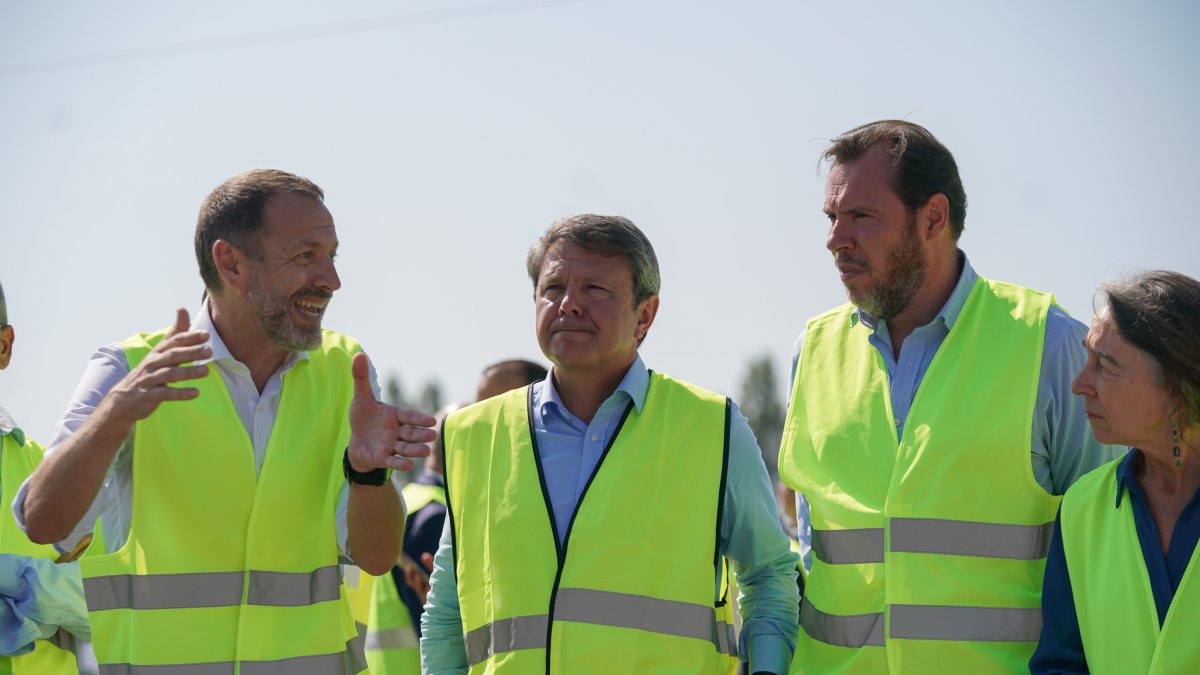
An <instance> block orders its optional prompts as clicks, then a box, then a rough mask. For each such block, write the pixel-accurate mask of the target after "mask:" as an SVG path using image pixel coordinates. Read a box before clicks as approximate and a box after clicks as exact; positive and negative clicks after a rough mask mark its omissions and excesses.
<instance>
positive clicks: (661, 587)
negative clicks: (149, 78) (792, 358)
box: [445, 373, 737, 675]
mask: <svg viewBox="0 0 1200 675" xmlns="http://www.w3.org/2000/svg"><path fill="white" fill-rule="evenodd" d="M529 396H530V388H529V387H525V388H522V389H518V390H515V391H512V392H509V393H507V394H502V395H500V396H497V397H495V398H492V399H488V400H486V401H483V402H480V403H477V404H475V405H473V406H469V407H467V408H464V409H462V410H460V411H457V412H455V413H453V414H451V415H450V417H449V418H448V419H447V420H446V428H445V446H446V490H447V497H448V501H449V512H450V519H451V526H452V531H453V536H454V551H455V565H456V571H457V578H458V599H459V605H460V609H461V615H462V622H463V631H464V636H465V642H466V651H467V661H468V663H469V665H470V672H471V673H473V674H476V675H478V674H479V673H489V674H493V673H520V674H521V675H525V674H527V673H539V672H540V673H547V675H577V674H585V675H586V674H588V673H597V674H599V673H603V674H606V675H607V674H609V673H681V674H682V673H688V674H696V673H726V672H730V670H731V664H732V661H731V659H730V655H731V654H734V653H736V644H737V642H736V637H735V636H734V635H733V631H732V627H731V626H730V625H729V624H728V622H727V617H728V615H727V613H726V612H727V610H724V609H723V605H721V604H720V603H721V601H722V600H723V598H721V597H718V596H720V595H721V592H720V591H719V590H718V589H717V588H716V583H715V580H716V579H717V576H716V575H717V571H718V570H717V568H718V566H721V565H723V559H722V557H721V555H720V553H719V551H718V532H719V529H720V523H719V518H720V512H721V504H722V496H723V494H724V480H725V469H726V467H727V465H728V456H729V452H728V433H729V414H730V408H729V404H728V402H727V401H726V399H725V398H724V397H721V396H717V395H715V394H712V393H710V392H706V391H704V390H702V389H699V388H697V387H694V386H692V385H689V384H686V383H683V382H679V381H677V380H673V379H671V378H669V377H666V376H664V375H660V374H657V373H651V377H650V385H649V389H648V391H647V393H646V400H645V403H644V406H643V408H642V410H641V413H640V414H638V413H637V412H636V411H634V410H633V406H631V407H630V410H629V411H628V412H627V413H626V415H625V417H624V418H623V419H622V420H621V422H620V424H619V427H618V429H617V431H616V433H615V435H614V436H613V439H612V440H611V442H610V444H609V446H608V448H607V449H606V450H605V452H604V454H603V455H602V457H601V459H600V462H599V464H598V466H597V467H596V470H595V473H594V474H593V475H592V477H591V479H590V481H589V482H588V485H587V487H586V488H585V489H584V491H583V493H582V494H581V496H580V499H579V503H578V505H577V507H576V511H575V513H574V514H573V515H572V518H571V521H570V522H571V524H570V526H569V529H568V531H567V532H566V533H565V537H564V539H563V541H562V543H560V539H559V536H558V533H557V532H556V529H555V528H556V526H555V521H554V518H553V516H552V509H551V505H550V502H549V497H548V495H547V493H546V491H545V487H544V479H543V477H542V469H541V466H540V462H541V460H540V456H539V454H538V451H537V449H536V447H535V440H534V439H533V438H532V437H531V435H530V434H531V431H530V429H531V427H532V423H531V417H530V411H529V400H528V397H529ZM718 610H721V614H720V615H718Z"/></svg>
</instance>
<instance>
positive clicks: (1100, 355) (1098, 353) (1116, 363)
mask: <svg viewBox="0 0 1200 675" xmlns="http://www.w3.org/2000/svg"><path fill="white" fill-rule="evenodd" d="M1083 348H1084V349H1086V350H1087V351H1089V352H1091V353H1093V354H1095V355H1096V358H1098V359H1104V360H1105V361H1107V362H1109V363H1111V364H1113V365H1114V366H1117V367H1120V366H1121V362H1120V361H1118V360H1116V359H1114V358H1113V357H1112V356H1110V355H1109V354H1108V353H1106V352H1102V351H1100V350H1099V349H1095V348H1093V347H1092V346H1091V345H1089V344H1088V342H1087V338H1084V340H1083Z"/></svg>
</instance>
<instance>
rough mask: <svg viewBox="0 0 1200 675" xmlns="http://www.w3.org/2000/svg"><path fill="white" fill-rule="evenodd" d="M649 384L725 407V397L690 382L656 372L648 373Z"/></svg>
mask: <svg viewBox="0 0 1200 675" xmlns="http://www.w3.org/2000/svg"><path fill="white" fill-rule="evenodd" d="M650 382H651V384H652V386H653V384H655V383H657V384H658V386H666V387H670V388H671V389H673V390H675V391H677V392H680V393H684V394H686V395H688V396H691V397H693V398H695V399H696V400H699V401H708V402H710V403H716V402H720V404H721V405H725V399H726V397H725V396H723V395H721V394H718V393H716V392H713V391H709V390H708V389H705V388H704V387H699V386H696V385H694V384H692V383H691V382H685V381H683V380H677V379H675V378H673V377H671V376H670V375H667V374H665V373H660V372H658V371H652V372H651V373H650Z"/></svg>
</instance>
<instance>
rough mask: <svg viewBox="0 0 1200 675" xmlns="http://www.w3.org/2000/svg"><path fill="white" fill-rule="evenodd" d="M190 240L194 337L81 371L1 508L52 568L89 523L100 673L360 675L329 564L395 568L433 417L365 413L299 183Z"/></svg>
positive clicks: (115, 356) (369, 395)
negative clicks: (25, 474)
mask: <svg viewBox="0 0 1200 675" xmlns="http://www.w3.org/2000/svg"><path fill="white" fill-rule="evenodd" d="M196 242H197V250H196V256H197V260H198V262H199V266H200V270H201V277H202V278H203V279H204V283H205V287H206V294H205V301H204V306H203V307H202V308H201V310H200V311H199V312H198V313H197V316H196V319H195V320H194V321H189V319H188V313H187V312H186V311H185V310H183V309H180V310H178V311H177V313H176V318H175V322H174V325H173V326H172V327H171V328H170V329H167V330H161V331H158V332H154V333H141V334H137V335H134V336H133V337H130V338H129V339H127V340H125V341H123V342H121V343H118V344H116V345H110V346H108V347H105V348H102V349H101V350H99V351H98V352H97V353H96V354H95V355H94V356H93V357H92V361H91V362H90V363H89V365H88V368H87V370H86V372H85V374H84V378H83V381H82V382H81V383H80V385H79V388H78V389H77V390H76V393H75V395H74V396H73V398H72V401H71V405H70V408H69V409H68V411H67V415H66V418H65V419H64V420H63V421H62V422H61V423H60V424H59V427H58V434H57V436H56V437H55V439H54V441H53V442H52V443H51V445H50V449H49V450H48V451H47V453H46V460H45V462H44V463H43V464H42V465H41V466H40V467H39V468H38V470H37V471H36V472H35V473H34V474H33V476H32V477H31V478H30V479H29V481H28V482H27V483H26V484H25V486H23V487H22V489H21V492H20V493H19V494H18V496H17V499H16V503H15V505H14V509H15V511H16V512H17V515H18V516H23V521H24V522H23V526H24V527H25V529H26V532H28V534H29V536H30V538H31V539H33V540H34V541H38V542H41V543H57V545H58V546H59V547H60V548H61V549H70V548H72V547H73V546H74V543H75V542H76V541H78V540H79V539H80V538H82V537H83V536H85V535H86V534H88V533H90V532H91V531H92V529H93V525H94V523H95V522H96V521H97V518H98V519H99V525H100V530H101V532H102V534H103V540H104V543H105V551H104V553H105V554H104V555H89V556H87V557H86V558H85V559H84V560H83V561H82V571H83V576H84V588H85V591H86V595H87V603H88V610H89V612H90V619H91V624H92V632H93V641H94V645H95V652H96V657H97V661H98V662H99V663H100V666H101V669H102V670H103V669H104V668H105V667H111V668H117V669H132V670H134V671H140V669H141V668H142V667H143V666H145V667H147V668H151V669H156V667H165V668H166V669H168V670H171V669H184V670H189V671H190V670H191V669H195V668H197V667H201V666H198V665H196V664H205V666H203V667H208V668H217V669H218V670H221V671H222V672H223V671H224V670H228V671H230V672H233V671H235V670H238V669H240V671H241V672H243V673H250V672H284V671H287V672H293V671H295V672H298V671H299V670H305V671H306V672H321V673H354V672H358V671H360V670H362V669H363V668H364V667H365V664H362V663H361V662H360V661H361V660H359V661H356V660H355V659H354V653H355V650H354V649H352V648H350V647H351V646H350V645H349V644H348V642H349V641H350V640H352V639H353V638H354V631H353V623H352V622H351V621H350V615H349V610H348V608H347V607H346V606H345V601H344V599H343V598H344V595H345V594H344V591H343V589H342V588H341V586H342V584H341V579H340V574H339V565H338V561H339V559H340V558H342V557H348V558H350V559H351V560H353V562H354V563H355V564H357V565H358V566H359V567H361V568H362V569H364V570H366V571H368V572H374V573H376V574H382V573H384V572H386V571H387V570H389V569H390V568H391V566H392V564H393V563H394V562H395V560H396V559H397V557H398V556H399V553H400V544H401V539H402V537H403V530H404V505H403V502H402V500H401V498H400V496H399V494H398V492H399V491H398V490H397V489H395V487H394V486H393V485H392V481H391V480H390V477H389V476H390V470H391V469H393V468H394V469H401V470H406V469H408V468H410V467H411V466H412V461H411V459H410V458H412V457H421V456H425V455H427V454H428V452H429V451H428V448H427V447H426V446H425V443H427V442H428V441H431V440H432V439H433V438H434V435H435V434H434V432H433V431H432V430H431V429H428V428H426V427H429V426H431V425H433V423H434V419H433V417H431V416H429V415H426V414H423V413H419V412H416V411H411V410H406V409H402V408H397V407H394V406H390V405H386V404H383V403H380V402H379V401H378V400H377V391H378V387H377V386H376V384H375V381H374V371H373V369H372V368H371V366H370V364H369V362H368V360H367V358H366V355H365V354H363V353H362V349H361V348H360V347H359V345H358V343H357V342H355V341H354V340H353V339H351V338H349V337H347V336H344V335H340V334H337V333H334V332H332V331H327V330H322V328H321V319H322V317H323V315H324V313H325V308H326V306H327V304H328V303H329V300H330V298H332V296H333V293H334V291H336V290H337V289H338V288H339V287H340V286H341V281H340V279H339V278H338V274H337V269H336V267H335V266H334V256H335V255H336V253H337V249H338V238H337V232H336V230H335V228H334V223H333V217H332V216H331V215H330V213H329V210H328V209H326V208H325V204H324V201H323V193H322V192H321V190H320V188H318V187H316V185H314V184H313V183H312V182H311V181H309V180H307V179H304V178H300V177H299V176H294V175H292V174H288V173H285V172H282V171H274V170H256V171H249V172H246V173H243V174H241V175H238V176H235V177H233V178H231V179H229V180H228V181H226V182H225V183H223V184H222V185H221V186H219V187H218V188H217V189H216V190H214V191H213V192H212V194H210V195H209V197H208V198H207V199H206V200H205V202H204V205H203V206H202V207H201V209H200V217H199V219H198V222H197V225H196ZM359 653H361V651H360V652H359Z"/></svg>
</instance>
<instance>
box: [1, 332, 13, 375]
mask: <svg viewBox="0 0 1200 675" xmlns="http://www.w3.org/2000/svg"><path fill="white" fill-rule="evenodd" d="M16 339H17V332H16V331H15V330H13V327H12V326H5V327H4V328H0V370H4V369H5V368H7V367H8V362H9V361H11V360H12V352H13V341H14V340H16Z"/></svg>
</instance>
